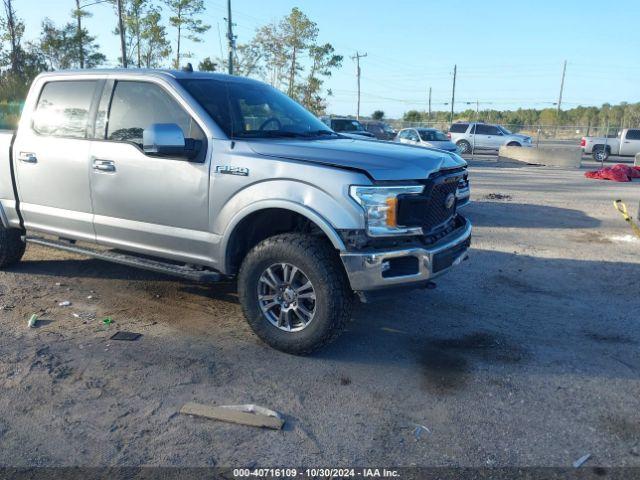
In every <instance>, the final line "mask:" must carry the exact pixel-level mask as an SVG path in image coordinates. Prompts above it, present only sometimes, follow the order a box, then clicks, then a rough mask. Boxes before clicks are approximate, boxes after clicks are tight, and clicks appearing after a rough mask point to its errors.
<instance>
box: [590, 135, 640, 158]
mask: <svg viewBox="0 0 640 480" xmlns="http://www.w3.org/2000/svg"><path fill="white" fill-rule="evenodd" d="M580 146H581V147H582V152H583V153H586V154H587V155H589V154H591V155H592V156H593V158H594V159H595V160H597V161H599V162H601V161H604V160H606V159H607V158H609V155H619V156H621V157H632V156H634V155H635V154H636V153H640V128H625V129H624V130H622V132H621V133H620V134H619V135H618V136H617V137H615V138H605V137H582V140H581V141H580Z"/></svg>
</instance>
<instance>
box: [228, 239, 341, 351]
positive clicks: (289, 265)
mask: <svg viewBox="0 0 640 480" xmlns="http://www.w3.org/2000/svg"><path fill="white" fill-rule="evenodd" d="M238 293H239V297H240V303H241V305H242V310H243V312H244V316H245V318H246V319H247V322H248V323H249V326H250V327H251V329H252V330H253V331H254V332H255V334H256V335H258V337H260V338H261V339H262V340H263V341H264V342H265V343H266V344H268V345H270V346H271V347H273V348H275V349H277V350H281V351H283V352H287V353H293V354H298V355H304V354H308V353H311V352H313V351H314V350H317V349H318V348H320V347H322V346H324V345H326V344H328V343H329V342H331V341H332V340H333V339H335V338H336V337H337V336H338V335H339V334H340V332H341V331H342V330H343V328H344V326H345V325H346V323H347V321H348V320H349V319H350V318H351V307H352V303H353V293H352V292H351V289H350V287H349V282H348V279H347V277H346V274H345V272H344V269H343V267H342V264H341V263H340V260H339V258H338V256H337V255H336V252H335V250H334V249H333V248H332V246H331V245H330V244H328V243H327V242H326V240H324V239H323V238H319V237H313V236H309V235H302V234H296V233H286V234H282V235H276V236H274V237H270V238H267V239H266V240H264V241H262V242H261V243H259V244H258V245H257V246H256V247H254V248H253V249H252V250H251V251H250V252H249V253H248V254H247V256H246V257H245V259H244V261H243V262H242V266H241V267H240V273H239V274H238Z"/></svg>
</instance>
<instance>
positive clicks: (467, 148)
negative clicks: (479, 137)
mask: <svg viewBox="0 0 640 480" xmlns="http://www.w3.org/2000/svg"><path fill="white" fill-rule="evenodd" d="M456 146H457V147H458V148H459V149H460V154H461V155H462V154H463V153H469V152H471V144H470V143H469V142H467V141H466V140H460V141H459V142H458V143H456Z"/></svg>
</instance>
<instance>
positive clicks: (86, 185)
mask: <svg viewBox="0 0 640 480" xmlns="http://www.w3.org/2000/svg"><path fill="white" fill-rule="evenodd" d="M468 199H469V187H468V179H467V170H466V163H465V161H464V160H462V159H461V158H460V157H459V156H458V155H457V154H455V153H448V152H443V151H439V150H429V149H425V148H420V147H413V146H405V145H398V144H393V143H389V142H371V141H366V140H355V139H353V138H345V137H343V136H341V135H339V134H336V133H335V132H333V131H332V130H330V129H328V127H327V126H326V125H325V124H324V123H322V122H321V121H320V120H318V119H317V118H316V117H315V116H314V115H312V114H311V113H309V112H308V111H306V110H305V109H304V108H303V107H301V106H300V105H299V104H297V103H296V102H295V101H293V100H291V99H290V98H289V97H287V96H286V95H284V94H283V93H281V92H279V91H278V90H276V89H274V88H272V87H270V86H268V85H266V84H263V83H261V82H258V81H255V80H250V79H246V78H240V77H233V76H227V75H221V74H210V73H206V74H205V73H197V72H192V71H154V70H147V71H145V70H93V71H92V70H84V71H76V72H73V71H70V72H53V73H45V74H42V75H40V76H39V77H37V78H36V80H35V81H34V82H33V85H32V87H31V90H30V92H29V94H28V96H27V99H26V103H25V107H24V111H23V114H22V118H21V119H20V123H19V126H18V129H17V131H16V132H6V133H2V134H0V220H1V225H2V226H1V227H0V267H6V266H8V265H11V264H14V263H16V262H18V261H19V260H20V259H21V257H22V256H23V254H24V251H25V245H26V244H28V243H32V244H37V245H41V246H47V247H53V248H57V249H61V250H65V251H70V252H75V253H78V254H83V255H88V256H92V257H95V258H100V259H103V260H108V261H112V262H117V263H120V264H125V265H130V266H134V267H140V268H146V269H150V270H154V271H157V272H163V273H167V274H171V275H178V276H181V277H184V278H187V279H190V280H192V281H200V282H215V281H217V280H220V279H227V278H234V277H235V278H236V279H237V284H238V293H239V299H240V303H241V306H242V309H243V313H244V315H245V317H246V319H247V321H248V323H249V325H250V326H251V327H252V329H253V330H254V331H255V333H256V334H257V335H258V336H259V337H260V338H261V339H262V340H263V341H265V342H266V343H267V344H269V345H271V346H273V347H274V348H277V349H280V350H283V351H286V352H291V353H298V354H302V353H308V352H310V351H312V350H314V349H316V348H318V347H320V346H322V345H323V344H325V343H326V342H328V341H329V340H331V339H333V338H334V337H336V335H337V334H338V333H339V332H340V330H341V329H342V327H343V326H344V325H345V323H346V322H347V320H349V318H350V314H351V305H352V300H353V299H354V298H356V297H357V296H359V297H360V298H361V299H362V300H367V299H369V298H371V297H372V296H374V294H376V293H379V292H380V291H384V290H388V289H390V288H394V287H403V288H406V287H420V286H427V284H428V283H429V282H430V281H431V280H432V279H433V278H434V277H436V276H438V275H441V274H442V273H444V272H446V271H448V270H449V269H450V268H451V267H453V266H455V265H458V264H459V263H460V262H461V261H462V260H464V259H466V257H467V250H468V248H469V245H470V237H471V224H470V223H469V221H468V220H466V219H465V218H464V217H463V216H462V215H460V214H459V213H458V208H459V207H460V206H462V205H463V204H464V203H466V202H468ZM354 293H355V294H357V295H354Z"/></svg>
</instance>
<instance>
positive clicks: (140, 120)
mask: <svg viewBox="0 0 640 480" xmlns="http://www.w3.org/2000/svg"><path fill="white" fill-rule="evenodd" d="M107 90H108V92H105V95H103V98H102V100H101V103H100V109H99V112H98V120H99V121H98V122H97V124H96V137H98V138H96V139H95V140H94V141H93V142H92V145H91V152H90V162H91V168H90V177H91V195H92V199H93V213H94V227H95V231H96V237H97V241H98V243H100V244H103V245H107V246H113V247H118V248H121V249H122V250H129V251H134V252H139V253H144V254H149V255H154V256H161V257H168V258H174V259H176V260H181V261H185V262H193V263H208V262H209V257H210V254H209V252H210V250H211V245H212V240H211V235H210V234H209V231H210V228H209V219H210V217H209V165H210V162H209V160H208V159H207V155H206V153H207V152H206V148H207V141H206V136H205V134H204V132H203V130H202V128H201V127H200V126H199V125H198V124H197V123H196V121H195V120H194V119H193V117H191V116H190V115H189V114H188V113H187V111H186V110H185V109H184V108H183V106H182V105H181V104H180V102H179V100H178V98H177V97H174V96H173V94H172V93H170V91H169V90H168V89H165V87H164V86H162V85H161V84H159V83H155V82H152V81H128V80H127V81H125V80H122V81H117V82H115V85H114V87H113V88H112V89H111V88H110V89H107ZM105 117H108V119H107V121H106V122H102V121H100V120H101V119H102V118H105ZM167 123H173V124H177V125H178V126H180V127H181V128H182V131H183V133H184V136H185V138H193V139H196V140H201V141H202V142H203V149H204V150H205V151H204V152H203V154H202V156H201V158H200V159H197V160H196V161H188V160H185V159H182V158H168V157H154V156H149V155H146V154H145V153H144V152H143V150H142V135H143V130H144V129H145V128H148V127H150V126H151V125H152V124H167Z"/></svg>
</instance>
